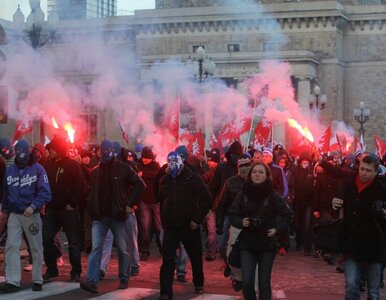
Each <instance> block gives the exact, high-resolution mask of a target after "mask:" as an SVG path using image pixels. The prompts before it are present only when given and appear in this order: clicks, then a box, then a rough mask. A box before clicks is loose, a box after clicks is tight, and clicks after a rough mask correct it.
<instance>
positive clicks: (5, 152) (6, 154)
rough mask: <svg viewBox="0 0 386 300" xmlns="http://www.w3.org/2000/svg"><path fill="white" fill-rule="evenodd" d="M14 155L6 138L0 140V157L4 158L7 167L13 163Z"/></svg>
mask: <svg viewBox="0 0 386 300" xmlns="http://www.w3.org/2000/svg"><path fill="white" fill-rule="evenodd" d="M14 155H15V153H14V152H13V149H12V145H11V142H10V141H9V140H8V139H7V138H2V139H0V156H2V157H3V158H4V161H5V164H6V166H7V167H8V166H10V165H12V164H13V163H14Z"/></svg>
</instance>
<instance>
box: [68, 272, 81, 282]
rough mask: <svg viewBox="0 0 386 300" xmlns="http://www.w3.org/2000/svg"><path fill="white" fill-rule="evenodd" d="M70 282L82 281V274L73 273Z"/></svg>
mask: <svg viewBox="0 0 386 300" xmlns="http://www.w3.org/2000/svg"><path fill="white" fill-rule="evenodd" d="M70 282H80V275H79V274H77V273H74V274H71V278H70Z"/></svg>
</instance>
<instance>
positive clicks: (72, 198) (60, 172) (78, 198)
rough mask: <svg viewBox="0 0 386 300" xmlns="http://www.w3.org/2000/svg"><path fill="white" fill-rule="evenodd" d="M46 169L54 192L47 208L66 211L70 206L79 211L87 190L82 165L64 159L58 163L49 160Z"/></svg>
mask: <svg viewBox="0 0 386 300" xmlns="http://www.w3.org/2000/svg"><path fill="white" fill-rule="evenodd" d="M44 168H45V170H46V172H47V177H48V182H49V183H50V188H51V192H52V200H51V202H49V203H48V204H47V207H49V208H53V209H59V210H64V209H65V207H66V206H67V204H69V205H70V206H71V207H72V208H75V209H78V207H79V205H80V204H81V203H82V201H83V196H84V193H85V191H86V190H87V187H86V181H85V179H84V176H83V172H82V169H81V167H80V164H79V163H78V162H76V161H75V160H73V159H71V158H69V157H64V158H62V159H60V160H58V161H52V160H47V162H46V164H45V165H44Z"/></svg>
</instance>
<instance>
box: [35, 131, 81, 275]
mask: <svg viewBox="0 0 386 300" xmlns="http://www.w3.org/2000/svg"><path fill="white" fill-rule="evenodd" d="M47 148H48V151H49V159H48V161H47V162H46V164H45V168H46V171H47V175H48V180H49V182H50V187H51V191H52V201H51V202H50V203H49V204H48V205H47V206H46V215H45V217H44V224H43V246H44V260H45V263H46V267H47V270H46V273H45V274H44V275H43V278H44V280H45V281H50V280H51V279H52V278H55V277H57V276H58V275H59V271H58V265H57V260H56V259H57V248H56V247H55V245H54V238H55V235H56V234H57V233H58V232H59V230H60V228H61V227H63V231H64V233H65V234H66V237H67V240H68V245H69V257H70V263H71V267H72V268H71V272H70V275H71V277H70V281H71V282H79V281H80V274H81V272H82V266H81V245H80V234H79V217H80V216H79V204H80V203H81V201H82V199H83V198H82V197H83V193H84V191H85V189H86V184H85V180H84V178H83V173H82V170H81V168H80V164H79V163H78V162H76V161H75V160H73V159H71V158H70V157H69V156H68V145H67V142H66V141H65V140H64V139H63V138H61V137H55V138H54V139H53V140H52V141H51V142H50V143H49V144H48V145H47Z"/></svg>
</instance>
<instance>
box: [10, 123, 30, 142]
mask: <svg viewBox="0 0 386 300" xmlns="http://www.w3.org/2000/svg"><path fill="white" fill-rule="evenodd" d="M31 131H32V121H31V120H23V121H19V122H17V123H16V130H15V133H14V134H13V138H12V141H11V144H12V145H13V146H14V145H15V144H16V143H17V141H18V140H19V139H20V138H21V137H23V136H24V135H26V134H27V133H30V132H31Z"/></svg>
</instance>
